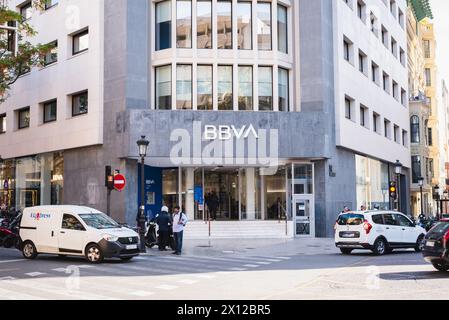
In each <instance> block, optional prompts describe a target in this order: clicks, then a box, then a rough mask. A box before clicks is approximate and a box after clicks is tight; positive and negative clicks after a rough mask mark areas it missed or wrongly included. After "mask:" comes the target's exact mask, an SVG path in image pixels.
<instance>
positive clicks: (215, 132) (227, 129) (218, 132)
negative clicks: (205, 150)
mask: <svg viewBox="0 0 449 320" xmlns="http://www.w3.org/2000/svg"><path fill="white" fill-rule="evenodd" d="M251 135H252V136H254V137H255V138H256V139H258V138H259V135H258V133H257V131H256V129H254V127H253V125H252V124H251V125H249V126H246V125H245V126H243V127H241V128H240V129H237V128H236V127H235V126H234V125H231V126H226V125H221V126H214V125H206V126H204V139H205V140H217V139H218V140H230V139H233V138H234V137H235V138H237V139H241V138H243V139H247V138H248V137H249V136H251Z"/></svg>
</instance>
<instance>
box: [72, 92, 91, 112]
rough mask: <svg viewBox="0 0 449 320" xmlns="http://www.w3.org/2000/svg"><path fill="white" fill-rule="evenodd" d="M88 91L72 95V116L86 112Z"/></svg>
mask: <svg viewBox="0 0 449 320" xmlns="http://www.w3.org/2000/svg"><path fill="white" fill-rule="evenodd" d="M88 102H89V100H88V92H87V91H85V92H81V93H78V94H74V95H73V96H72V116H73V117H74V116H79V115H81V114H86V113H87V111H88V104H89V103H88Z"/></svg>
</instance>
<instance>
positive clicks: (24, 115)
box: [17, 107, 30, 129]
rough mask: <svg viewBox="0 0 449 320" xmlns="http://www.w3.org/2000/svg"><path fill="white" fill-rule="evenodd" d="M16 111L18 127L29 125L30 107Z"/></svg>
mask: <svg viewBox="0 0 449 320" xmlns="http://www.w3.org/2000/svg"><path fill="white" fill-rule="evenodd" d="M17 113H18V120H19V123H18V128H19V129H25V128H29V127H30V108H29V107H28V108H24V109H22V110H19V111H17Z"/></svg>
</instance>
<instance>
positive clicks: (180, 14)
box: [176, 0, 192, 48]
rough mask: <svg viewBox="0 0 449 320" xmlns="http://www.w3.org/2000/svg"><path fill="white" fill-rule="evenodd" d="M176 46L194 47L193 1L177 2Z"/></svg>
mask: <svg viewBox="0 0 449 320" xmlns="http://www.w3.org/2000/svg"><path fill="white" fill-rule="evenodd" d="M176 47H177V48H192V1H191V0H178V1H177V2H176Z"/></svg>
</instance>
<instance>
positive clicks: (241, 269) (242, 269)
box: [229, 268, 248, 271]
mask: <svg viewBox="0 0 449 320" xmlns="http://www.w3.org/2000/svg"><path fill="white" fill-rule="evenodd" d="M229 270H232V271H246V270H248V269H246V268H229Z"/></svg>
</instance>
